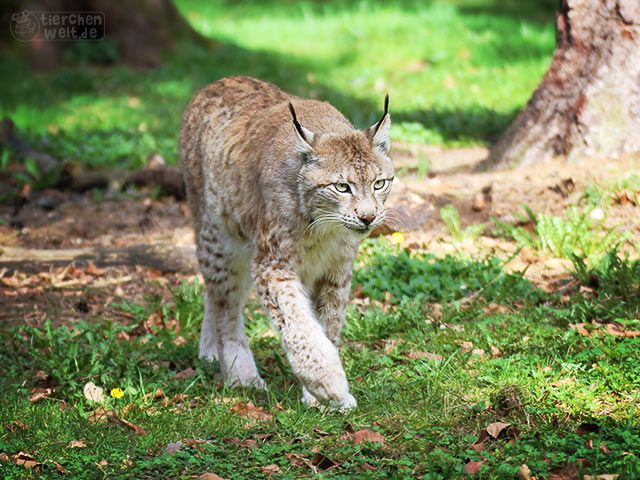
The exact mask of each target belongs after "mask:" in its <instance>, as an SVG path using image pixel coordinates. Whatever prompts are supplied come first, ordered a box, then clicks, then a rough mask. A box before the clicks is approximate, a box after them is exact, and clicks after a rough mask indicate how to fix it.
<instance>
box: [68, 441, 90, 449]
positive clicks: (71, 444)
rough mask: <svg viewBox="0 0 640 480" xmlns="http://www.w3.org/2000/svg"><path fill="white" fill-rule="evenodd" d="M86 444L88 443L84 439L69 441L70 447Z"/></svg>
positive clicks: (81, 446)
mask: <svg viewBox="0 0 640 480" xmlns="http://www.w3.org/2000/svg"><path fill="white" fill-rule="evenodd" d="M86 446H87V444H86V443H85V442H84V440H72V441H71V442H69V448H84V447H86Z"/></svg>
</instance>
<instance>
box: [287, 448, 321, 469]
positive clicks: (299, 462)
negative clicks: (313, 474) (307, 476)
mask: <svg viewBox="0 0 640 480" xmlns="http://www.w3.org/2000/svg"><path fill="white" fill-rule="evenodd" d="M284 456H285V457H287V460H289V463H291V465H293V466H294V467H302V466H305V465H306V466H308V467H310V468H311V469H312V470H313V469H314V466H313V464H312V463H311V460H309V459H308V458H305V457H303V456H302V455H300V454H298V453H293V452H287V453H285V454H284Z"/></svg>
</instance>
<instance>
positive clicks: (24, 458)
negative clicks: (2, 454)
mask: <svg viewBox="0 0 640 480" xmlns="http://www.w3.org/2000/svg"><path fill="white" fill-rule="evenodd" d="M12 460H13V463H15V464H16V465H22V466H23V467H24V468H28V469H33V468H37V467H39V466H40V465H42V462H38V461H37V460H36V459H35V458H33V457H32V456H31V455H29V454H28V453H25V452H18V453H16V454H15V455H13V456H12Z"/></svg>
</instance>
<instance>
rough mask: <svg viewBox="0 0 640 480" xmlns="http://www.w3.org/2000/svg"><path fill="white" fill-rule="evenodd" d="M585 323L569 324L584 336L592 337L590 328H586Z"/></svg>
mask: <svg viewBox="0 0 640 480" xmlns="http://www.w3.org/2000/svg"><path fill="white" fill-rule="evenodd" d="M585 325H586V324H585V323H571V324H569V328H570V329H572V330H575V331H576V332H578V333H579V334H580V335H582V336H583V337H590V336H591V332H589V330H587V329H586V328H585Z"/></svg>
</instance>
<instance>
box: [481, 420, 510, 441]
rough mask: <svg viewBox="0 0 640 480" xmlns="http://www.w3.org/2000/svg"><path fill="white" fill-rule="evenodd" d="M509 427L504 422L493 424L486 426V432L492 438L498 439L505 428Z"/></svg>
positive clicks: (508, 424)
mask: <svg viewBox="0 0 640 480" xmlns="http://www.w3.org/2000/svg"><path fill="white" fill-rule="evenodd" d="M509 426H511V424H510V423H506V422H494V423H492V424H490V425H489V426H487V428H486V430H487V433H488V434H489V435H491V437H493V438H498V436H499V435H500V433H501V432H502V431H503V430H504V429H505V428H507V427H509Z"/></svg>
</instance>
